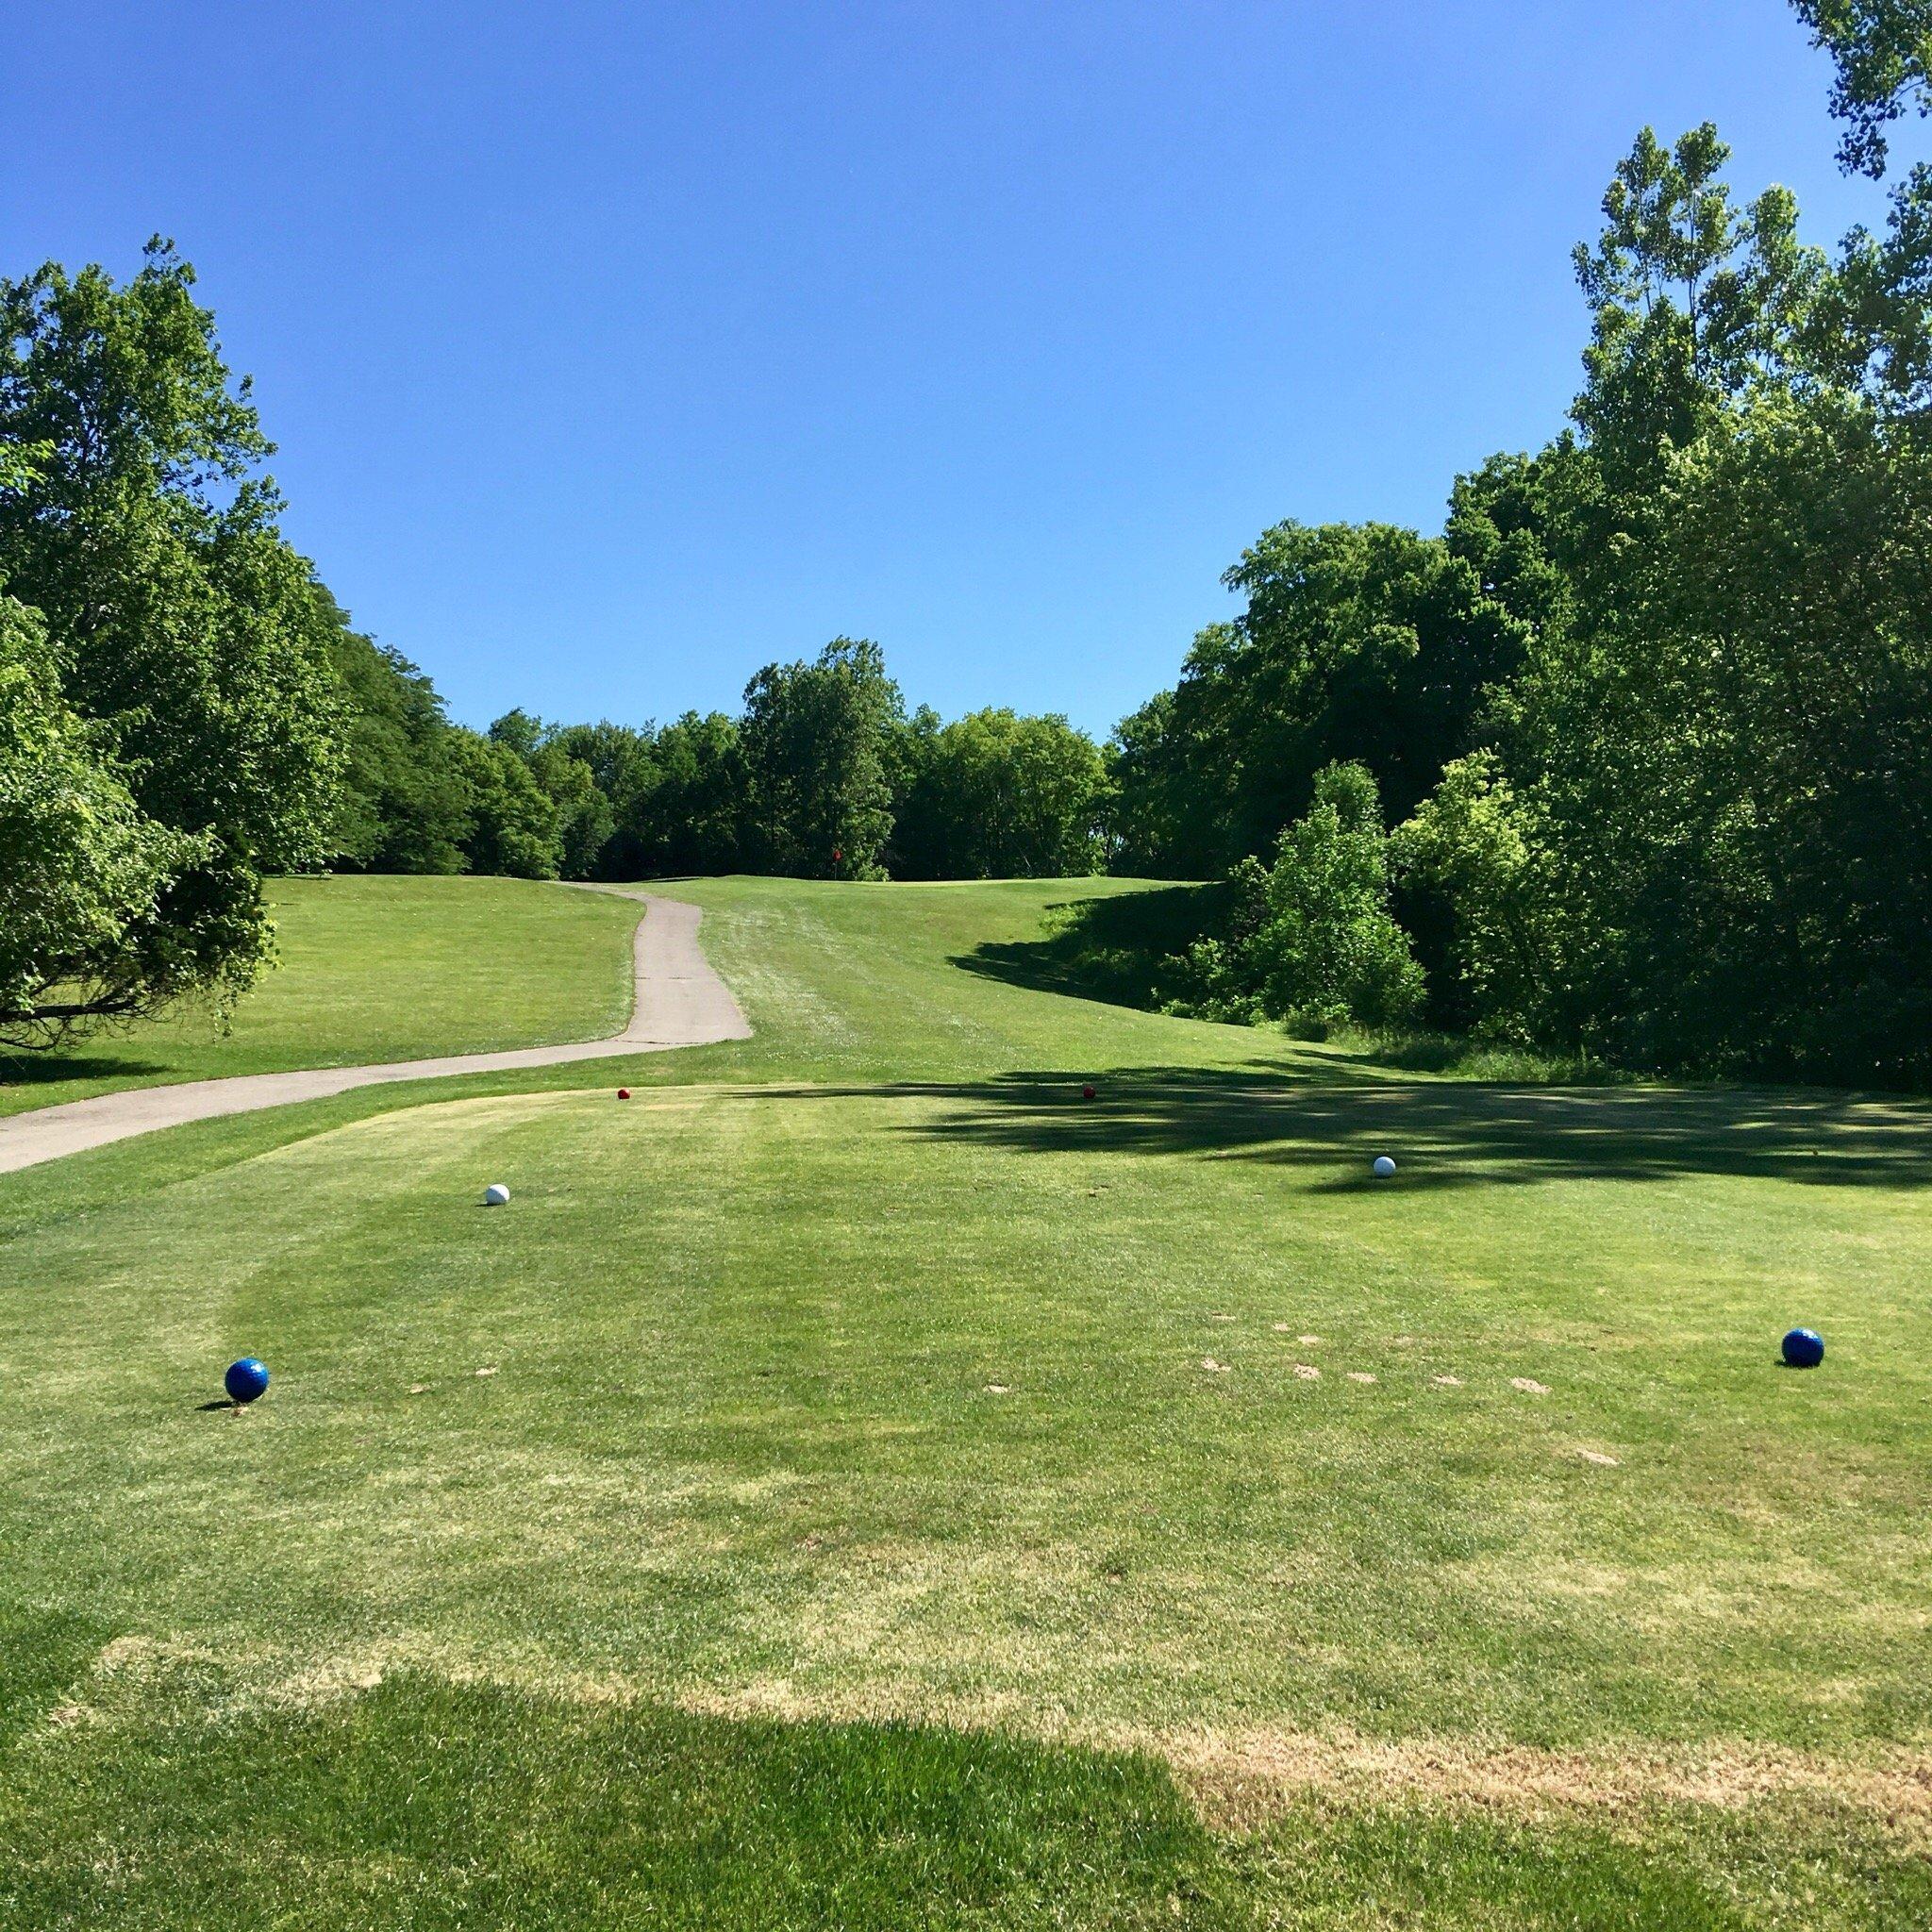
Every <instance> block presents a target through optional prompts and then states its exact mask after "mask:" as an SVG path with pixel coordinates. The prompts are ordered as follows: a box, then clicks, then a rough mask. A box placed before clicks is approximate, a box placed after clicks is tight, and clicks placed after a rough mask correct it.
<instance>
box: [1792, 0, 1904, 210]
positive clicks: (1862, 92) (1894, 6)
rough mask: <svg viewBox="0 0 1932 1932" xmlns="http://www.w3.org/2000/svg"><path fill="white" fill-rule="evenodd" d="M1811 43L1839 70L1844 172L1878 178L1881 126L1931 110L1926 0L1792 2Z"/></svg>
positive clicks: (1835, 92)
mask: <svg viewBox="0 0 1932 1932" xmlns="http://www.w3.org/2000/svg"><path fill="white" fill-rule="evenodd" d="M1792 4H1793V5H1794V6H1795V7H1796V8H1797V13H1798V18H1799V19H1800V20H1802V21H1803V22H1804V23H1805V25H1807V26H1808V27H1809V28H1810V29H1811V43H1812V45H1813V46H1816V47H1822V48H1823V49H1824V51H1825V52H1826V53H1828V54H1829V55H1830V56H1831V58H1832V59H1833V60H1834V61H1835V62H1836V63H1837V66H1838V78H1837V81H1836V82H1835V84H1834V85H1833V88H1832V92H1831V111H1832V112H1833V113H1834V114H1835V115H1836V116H1837V117H1838V118H1839V119H1840V121H1842V122H1844V123H1845V124H1846V126H1845V133H1844V139H1843V141H1842V142H1840V146H1839V160H1840V164H1841V165H1842V166H1843V167H1844V168H1845V169H1846V170H1847V172H1856V173H1857V174H1861V175H1871V176H1872V177H1873V178H1874V180H1876V179H1877V178H1878V176H1880V175H1883V174H1884V173H1885V168H1886V161H1887V158H1888V152H1889V150H1888V143H1887V141H1886V129H1887V128H1888V127H1890V125H1892V123H1893V122H1895V121H1897V120H1898V119H1899V117H1900V116H1901V115H1903V114H1904V113H1905V112H1906V111H1907V109H1908V108H1916V109H1917V110H1918V112H1919V113H1920V114H1922V115H1923V114H1924V113H1926V112H1927V111H1928V109H1932V0H1792Z"/></svg>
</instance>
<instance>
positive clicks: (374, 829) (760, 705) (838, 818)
mask: <svg viewBox="0 0 1932 1932" xmlns="http://www.w3.org/2000/svg"><path fill="white" fill-rule="evenodd" d="M319 594H320V595H321V596H322V597H323V598H324V600H325V604H326V606H327V608H328V609H329V612H330V615H331V618H332V621H333V622H334V624H335V625H336V630H337V635H336V637H335V640H334V643H333V657H334V661H335V665H336V672H337V675H338V677H339V679H340V681H341V687H342V690H343V691H344V692H345V693H346V694H347V698H348V714H347V724H346V765H345V769H344V771H343V774H342V780H341V805H340V808H339V811H338V816H337V819H336V823H335V827H334V831H333V834H332V840H331V842H332V844H333V847H334V850H333V853H332V855H331V863H332V864H334V865H335V866H336V867H338V868H339V869H341V870H349V871H364V872H428V873H452V872H489V873H506V874H512V875H514V876H518V877H523V878H568V879H638V878H661V877H666V876H675V875H676V874H688V873H727V872H768V873H789V874H797V875H801V876H805V877H813V878H849V879H879V878H887V877H892V878H912V879H938V878H996V877H1024V876H1059V875H1062V874H1080V873H1091V872H1095V871H1098V870H1099V869H1100V868H1101V865H1102V861H1103V856H1104V840H1103V828H1104V824H1105V820H1106V813H1107V797H1108V791H1107V771H1106V766H1105V763H1104V761H1103V759H1102V756H1101V752H1100V748H1099V747H1098V746H1097V745H1096V744H1095V743H1094V742H1093V741H1092V740H1091V738H1089V737H1088V736H1087V735H1086V733H1084V732H1081V731H1076V730H1075V729H1074V727H1073V726H1072V725H1070V724H1068V723H1067V721H1066V720H1065V719H1064V718H1062V717H1058V716H1049V717H1022V716H1020V715H1018V714H1017V713H1015V712H1013V711H1009V710H1000V709H990V710H983V711H974V712H972V713H970V714H969V715H968V716H966V717H964V718H958V719H955V720H954V721H953V722H952V723H950V724H943V723H941V720H940V718H939V715H938V713H936V712H935V711H933V710H932V709H931V708H930V707H926V706H922V707H921V708H919V710H917V711H916V712H914V713H912V714H911V715H909V716H908V713H907V710H906V708H905V704H904V702H903V700H902V698H901V696H900V693H899V690H898V687H897V686H896V685H895V684H894V683H893V682H892V681H891V678H890V677H888V676H887V675H886V668H885V660H884V658H883V656H882V654H881V653H880V650H879V648H878V646H877V645H876V644H874V643H873V642H871V641H867V640H853V639H849V638H837V639H835V640H834V641H832V642H831V643H829V644H828V645H826V646H825V648H824V650H823V651H822V652H821V653H820V654H819V655H818V657H817V658H815V659H812V660H810V661H808V662H800V663H795V664H768V665H767V666H766V667H765V668H764V669H763V670H762V671H760V672H759V673H758V675H757V676H756V677H754V678H753V679H752V681H751V683H750V685H749V686H748V687H747V688H746V691H745V702H744V708H743V710H742V712H741V714H740V715H738V716H736V717H731V716H727V715H726V714H725V713H724V712H721V711H713V712H709V713H708V714H705V715H700V714H699V713H697V712H695V711H691V712H687V713H686V714H685V715H684V716H683V717H681V718H678V719H675V721H673V722H672V723H671V724H644V725H641V726H634V725H627V724H611V723H609V722H608V720H607V721H605V722H602V723H599V724H544V723H543V722H542V721H541V719H538V718H535V717H533V716H531V715H530V714H529V713H528V712H527V711H524V710H521V709H519V710H513V711H509V712H507V713H506V714H505V715H504V716H503V717H501V718H499V719H497V721H496V722H495V723H494V724H491V726H490V729H489V731H488V732H487V733H477V732H475V731H470V730H466V729H464V728H463V727H462V726H460V725H457V724H451V723H450V722H449V720H448V718H447V716H446V714H445V712H444V710H443V707H442V703H441V699H440V698H439V697H438V696H437V694H436V691H435V688H434V687H433V686H432V685H431V684H430V682H429V680H428V679H427V678H426V677H425V676H424V675H422V673H421V672H419V671H418V670H417V669H416V668H415V667H414V666H413V665H412V664H410V663H409V662H408V660H407V659H405V658H402V657H400V656H398V655H397V654H396V653H395V652H393V651H390V650H385V649H383V648H382V647H380V646H378V645H377V644H375V642H373V641H371V640H370V639H368V638H366V637H362V636H360V635H358V633H357V632H356V631H354V630H353V629H352V628H351V627H350V625H349V622H348V619H347V618H346V617H345V616H344V615H343V613H342V612H341V609H340V608H337V607H336V606H335V604H334V601H333V599H329V598H328V597H327V594H326V592H320V593H319Z"/></svg>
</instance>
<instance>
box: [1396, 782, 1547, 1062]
mask: <svg viewBox="0 0 1932 1932" xmlns="http://www.w3.org/2000/svg"><path fill="white" fill-rule="evenodd" d="M1538 831H1539V828H1538V827H1537V826H1536V825H1535V824H1531V823H1530V822H1529V821H1528V819H1527V816H1526V814H1525V812H1524V807H1523V804H1522V802H1521V801H1520V800H1519V799H1518V798H1517V796H1516V794H1515V792H1514V791H1513V790H1512V789H1511V787H1510V783H1509V779H1508V776H1507V773H1506V772H1505V771H1504V770H1503V765H1502V760H1501V758H1499V757H1498V756H1497V755H1496V753H1494V752H1493V751H1476V752H1471V753H1470V754H1469V755H1468V756H1467V757H1466V758H1457V759H1456V760H1454V761H1453V762H1452V763H1451V764H1450V765H1449V767H1448V769H1447V770H1446V771H1444V772H1443V774H1442V782H1441V784H1440V785H1438V786H1437V787H1436V789H1435V791H1432V792H1431V793H1430V794H1429V796H1428V797H1427V798H1425V799H1424V801H1423V803H1422V805H1421V807H1420V808H1418V809H1417V811H1416V813H1415V815H1414V817H1413V818H1411V819H1409V820H1408V821H1407V824H1402V825H1398V826H1397V827H1396V829H1395V830H1394V831H1393V832H1392V833H1391V835H1390V841H1389V851H1390V860H1391V871H1392V873H1393V875H1394V878H1395V881H1396V885H1397V893H1396V908H1397V912H1398V916H1399V918H1400V921H1401V924H1402V926H1403V928H1404V930H1405V931H1407V933H1408V934H1409V935H1410V937H1411V941H1412V942H1413V944H1414V946H1415V949H1416V952H1417V954H1418V956H1419V958H1420V962H1421V964H1422V966H1423V968H1424V974H1425V976H1426V980H1427V983H1428V987H1429V993H1430V1001H1429V1005H1430V1018H1431V1019H1432V1020H1433V1021H1434V1022H1435V1023H1436V1024H1439V1025H1441V1026H1443V1027H1446V1028H1449V1029H1451V1030H1454V1031H1457V1032H1460V1031H1464V1030H1474V1031H1475V1032H1478V1033H1482V1034H1487V1035H1490V1036H1491V1037H1496V1038H1503V1039H1508V1040H1512V1041H1536V1040H1538V1039H1541V1038H1543V1037H1544V1036H1546V1035H1547V1034H1548V1033H1549V1032H1550V1031H1551V1030H1552V1008H1551V1001H1550V987H1549V985H1548V983H1547V982H1548V975H1549V974H1550V971H1551V969H1552V966H1553V964H1554V962H1555V961H1556V960H1557V959H1558V958H1560V953H1561V934H1560V932H1559V931H1557V930H1553V927H1555V926H1557V924H1558V923H1559V921H1560V912H1559V909H1558V908H1559V906H1560V902H1559V900H1558V899H1557V895H1556V894H1555V893H1554V891H1552V890H1551V886H1552V882H1551V881H1550V880H1549V879H1548V878H1547V877H1545V876H1543V875H1542V874H1541V870H1540V867H1539V859H1540V858H1541V855H1542V852H1543V847H1542V845H1541V842H1540V841H1539V838H1538Z"/></svg>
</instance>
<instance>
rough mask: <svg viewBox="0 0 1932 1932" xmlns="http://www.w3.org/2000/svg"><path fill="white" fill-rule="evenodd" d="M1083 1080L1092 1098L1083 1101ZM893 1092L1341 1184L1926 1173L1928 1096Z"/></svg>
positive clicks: (1096, 1138)
mask: <svg viewBox="0 0 1932 1932" xmlns="http://www.w3.org/2000/svg"><path fill="white" fill-rule="evenodd" d="M1090 1079H1091V1080H1093V1081H1095V1083H1096V1086H1097V1093H1096V1097H1095V1098H1094V1099H1093V1100H1091V1101H1088V1100H1084V1099H1082V1098H1081V1089H1082V1085H1083V1083H1084V1082H1086V1081H1088V1080H1090ZM855 1091H856V1090H855ZM872 1091H877V1090H872ZM899 1091H908V1092H909V1091H924V1092H926V1093H930V1094H932V1095H934V1096H936V1097H939V1098H941V1099H942V1100H943V1101H945V1102H946V1103H948V1105H945V1106H943V1107H941V1109H940V1110H939V1111H938V1112H937V1113H935V1114H932V1115H930V1116H928V1117H927V1118H924V1119H922V1120H920V1121H918V1122H916V1123H913V1124H908V1126H907V1127H906V1128H905V1129H904V1131H905V1132H907V1133H908V1134H911V1135H915V1136H918V1137H920V1138H922V1139H924V1140H927V1141H935V1142H941V1143H943V1142H958V1143H966V1144H974V1145H981V1146H989V1147H997V1148H1005V1149H1008V1150H1011V1151H1014V1152H1019V1153H1054V1154H1108V1153H1134V1154H1192V1155H1201V1156H1206V1157H1208V1158H1224V1159H1243V1160H1253V1161H1260V1162H1266V1163H1270V1164H1272V1165H1275V1166H1279V1167H1285V1168H1297V1169H1301V1170H1305V1171H1306V1172H1307V1174H1308V1176H1309V1178H1310V1180H1311V1181H1312V1182H1313V1184H1314V1185H1315V1186H1316V1187H1318V1188H1320V1189H1322V1190H1324V1191H1338V1192H1355V1191H1369V1190H1372V1189H1377V1188H1387V1187H1392V1188H1398V1189H1402V1190H1404V1191H1411V1190H1414V1189H1417V1188H1424V1189H1445V1188H1468V1187H1493V1186H1498V1185H1502V1186H1521V1185H1524V1184H1528V1183H1533V1182H1541V1181H1551V1180H1575V1179H1591V1180H1657V1179H1663V1178H1668V1177H1670V1176H1674V1175H1678V1174H1727V1175H1740V1176H1750V1177H1757V1178H1763V1179H1774V1180H1787V1181H1800V1182H1807V1183H1811V1184H1816V1185H1829V1186H1834V1187H1889V1188H1900V1187H1907V1188H1918V1187H1924V1186H1926V1185H1927V1184H1928V1183H1932V1104H1928V1103H1926V1102H1923V1101H1913V1100H1894V1099H1889V1098H1886V1099H1876V1098H1865V1097H1860V1096H1857V1095H1853V1094H1834V1093H1820V1092H1810V1091H1801V1090H1790V1089H1786V1090H1780V1089H1774V1088H1746V1087H1732V1088H1661V1087H1642V1088H1635V1087H1610V1088H1593V1087H1570V1088H1565V1087H1549V1086H1525V1085H1520V1084H1514V1083H1510V1084H1504V1083H1496V1082H1477V1081H1407V1080H1393V1079H1386V1078H1382V1079H1364V1080H1361V1081H1357V1082H1349V1083H1342V1082H1327V1081H1323V1082H1311V1081H1310V1080H1309V1079H1308V1078H1307V1069H1306V1067H1305V1066H1304V1067H1302V1068H1300V1069H1296V1068H1293V1067H1291V1066H1288V1065H1281V1066H1269V1065H1265V1064H1260V1065H1257V1066H1256V1067H1254V1068H1253V1069H1252V1070H1249V1071H1241V1070H1239V1069H1235V1070H1224V1069H1200V1068H1188V1067H1138V1068H1132V1069H1123V1070H1116V1071H1114V1072H1111V1073H1108V1074H1101V1075H1093V1074H1083V1073H1080V1072H1075V1071H1068V1072H1057V1071H1056V1072H1039V1073H1024V1074H1006V1075H1002V1076H999V1077H996V1078H993V1079H991V1080H986V1081H981V1082H976V1083H971V1084H962V1085H959V1086H956V1087H939V1088H929V1089H923V1090H913V1089H906V1090H899ZM1380 1154H1388V1155H1391V1156H1393V1158H1395V1160H1396V1162H1397V1174H1396V1177H1395V1179H1394V1180H1393V1181H1392V1182H1386V1183H1385V1182H1377V1181H1376V1180H1374V1178H1373V1176H1372V1175H1371V1174H1370V1172H1369V1169H1370V1163H1371V1162H1372V1161H1373V1160H1374V1158H1375V1157H1376V1156H1377V1155H1380Z"/></svg>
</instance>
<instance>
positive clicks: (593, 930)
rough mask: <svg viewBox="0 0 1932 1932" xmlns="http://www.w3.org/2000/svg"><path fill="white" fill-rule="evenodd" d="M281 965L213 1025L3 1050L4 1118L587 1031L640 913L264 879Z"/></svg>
mask: <svg viewBox="0 0 1932 1932" xmlns="http://www.w3.org/2000/svg"><path fill="white" fill-rule="evenodd" d="M269 900H270V906H271V908H272V910H273V912H274V914H275V939H276V950H277V954H278V958H277V963H276V965H275V968H274V969H273V970H272V971H270V972H269V973H267V974H264V975H263V978H262V980H261V983H260V985H259V986H258V988H257V989H256V991H254V992H252V993H251V994H249V996H248V997H247V998H246V999H244V1000H243V1001H242V1004H241V1006H240V1007H239V1008H238V1009H237V1010H236V1013H235V1016H234V1021H233V1024H232V1026H231V1027H230V1028H229V1030H228V1031H226V1032H224V1031H223V1030H222V1028H221V1027H220V1025H219V1024H217V1023H216V1022H215V1020H214V1019H213V1018H212V1017H211V1016H209V1015H208V1014H207V1013H206V1012H202V1011H197V1010H195V1009H193V1008H189V1009H187V1010H185V1011H183V1012H181V1013H180V1014H178V1015H177V1016H175V1017H173V1018H171V1019H169V1020H168V1021H166V1022H164V1023H159V1024H148V1025H142V1026H138V1027H135V1028H131V1029H128V1030H125V1031H120V1032H113V1033H106V1034H99V1035H96V1036H94V1037H92V1038H91V1039H89V1040H86V1041H82V1042H79V1043H77V1044H75V1045H74V1046H71V1047H69V1048H66V1049H63V1050H62V1051H60V1052H58V1053H48V1054H42V1053H34V1054H22V1053H14V1054H8V1053H4V1052H0V1115H5V1114H9V1113H19V1112H22V1111H24V1110H25V1109H26V1108H35V1107H51V1106H53V1105H54V1104H55V1103H56V1102H58V1101H62V1100H81V1099H84V1098H86V1096H87V1095H89V1094H91V1093H104V1092H107V1091H109V1090H111V1089H115V1088H122V1087H149V1086H157V1085H159V1084H162V1083H163V1082H168V1081H175V1080H204V1079H211V1078H215V1077H217V1076H220V1075H224V1074H269V1073H280V1072H283V1071H285V1070H287V1069H291V1068H297V1067H342V1066H359V1065H364V1064H366V1063H368V1062H370V1061H375V1060H395V1059H417V1058H426V1057H428V1056H430V1055H437V1054H449V1053H475V1052H483V1051H487V1050H488V1049H491V1048H493V1047H506V1046H547V1045H550V1044H553V1043H555V1042H557V1041H568V1040H595V1039H598V1038H600V1037H601V1036H602V1035H604V1034H608V1033H614V1032H616V1031H617V1030H618V1028H619V1027H621V1026H622V1025H623V1024H624V1023H625V1016H626V1015H627V1013H628V1012H629V1008H630V938H631V934H632V933H633V932H635V931H636V930H637V923H638V916H639V913H640V910H641V908H639V907H638V906H637V905H636V904H635V903H634V902H632V901H628V900H625V899H619V898H613V897H611V896H610V895H608V894H607V893H599V892H582V891H569V890H567V889H565V888H562V887H559V886H548V885H536V884H532V883H530V882H528V881H526V880H523V879H454V878H450V879H445V878H409V879H400V878H290V879H279V880H276V881H275V883H274V884H273V885H272V886H271V888H270V893H269Z"/></svg>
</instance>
